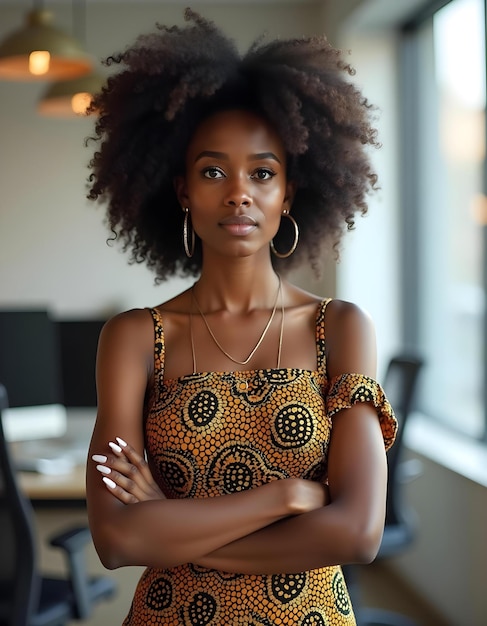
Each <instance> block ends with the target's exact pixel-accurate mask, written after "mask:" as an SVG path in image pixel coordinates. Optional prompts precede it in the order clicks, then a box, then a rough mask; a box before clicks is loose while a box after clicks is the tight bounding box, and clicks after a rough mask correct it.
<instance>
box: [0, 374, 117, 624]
mask: <svg viewBox="0 0 487 626" xmlns="http://www.w3.org/2000/svg"><path fill="white" fill-rule="evenodd" d="M7 404H8V402H7V392H6V390H5V387H4V386H3V385H1V384H0V555H1V556H0V626H63V625H64V624H66V622H67V621H68V620H83V619H86V618H88V617H89V616H90V614H91V611H92V607H93V605H94V603H96V602H98V601H99V600H102V599H105V598H109V597H111V596H112V595H113V594H114V592H115V584H114V582H113V581H112V580H111V579H110V578H107V577H96V578H89V577H88V576H87V574H86V571H85V564H84V548H85V547H86V545H87V543H88V542H89V541H90V540H91V535H90V531H89V530H88V528H86V527H84V528H75V529H71V530H69V531H67V532H65V533H63V534H61V535H58V536H56V537H53V538H52V539H51V541H50V543H51V545H52V546H56V547H59V548H61V549H62V550H63V551H64V553H65V556H66V558H67V563H68V566H69V570H70V577H69V578H66V579H57V578H46V577H41V576H40V574H39V573H38V571H37V559H36V544H35V529H34V512H33V510H32V507H31V505H30V502H28V500H27V499H26V498H25V497H24V496H23V494H22V493H21V491H20V489H19V486H18V483H17V479H16V475H15V471H14V469H13V463H12V460H11V458H10V455H9V449H8V444H7V442H6V441H5V436H4V431H3V424H2V411H4V410H5V409H6V408H7Z"/></svg>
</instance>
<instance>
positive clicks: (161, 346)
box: [148, 309, 166, 389]
mask: <svg viewBox="0 0 487 626" xmlns="http://www.w3.org/2000/svg"><path fill="white" fill-rule="evenodd" d="M148 310H149V312H150V314H151V315H152V319H153V320H154V387H155V388H156V389H161V387H162V386H163V384H164V357H165V353H166V346H165V343H164V327H163V324H162V315H161V314H160V313H159V311H158V310H157V309H148Z"/></svg>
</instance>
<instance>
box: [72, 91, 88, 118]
mask: <svg viewBox="0 0 487 626" xmlns="http://www.w3.org/2000/svg"><path fill="white" fill-rule="evenodd" d="M91 99H92V95H91V93H86V92H79V93H75V94H74V96H73V97H72V98H71V108H72V109H73V111H74V112H75V113H76V115H86V111H87V109H88V107H89V106H90V104H91Z"/></svg>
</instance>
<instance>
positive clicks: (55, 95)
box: [37, 72, 106, 117]
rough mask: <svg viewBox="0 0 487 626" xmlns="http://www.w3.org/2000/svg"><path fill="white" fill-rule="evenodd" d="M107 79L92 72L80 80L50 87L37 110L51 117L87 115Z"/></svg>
mask: <svg viewBox="0 0 487 626" xmlns="http://www.w3.org/2000/svg"><path fill="white" fill-rule="evenodd" d="M105 81H106V78H105V77H104V76H101V74H98V73H97V72H92V73H91V74H87V75H86V76H81V77H80V78H73V79H72V80H62V81H58V82H55V83H52V84H51V85H49V87H48V88H47V90H46V91H45V93H44V94H43V96H42V97H41V99H40V100H39V103H38V106H37V110H38V112H39V113H40V114H41V115H47V116H50V117H77V116H83V115H86V111H87V109H88V107H89V106H90V104H91V101H92V99H93V96H94V95H95V94H96V93H98V92H99V91H101V89H102V87H103V85H104V84H105Z"/></svg>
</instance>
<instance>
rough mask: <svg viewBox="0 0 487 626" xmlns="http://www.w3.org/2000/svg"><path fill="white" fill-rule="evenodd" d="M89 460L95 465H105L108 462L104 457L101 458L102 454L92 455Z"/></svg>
mask: <svg viewBox="0 0 487 626" xmlns="http://www.w3.org/2000/svg"><path fill="white" fill-rule="evenodd" d="M91 458H92V459H93V461H95V462H96V463H106V462H107V460H108V459H107V457H106V456H103V454H94V455H93V456H92V457H91Z"/></svg>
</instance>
